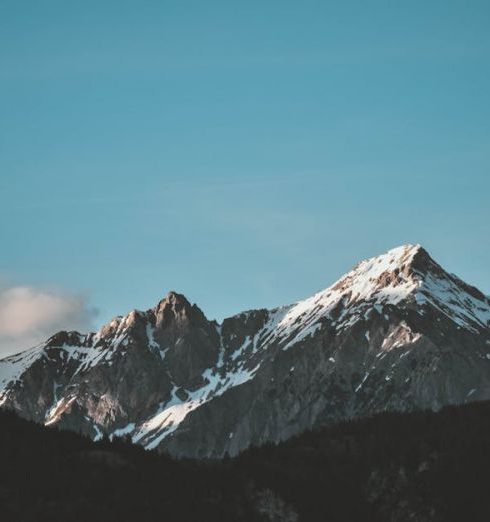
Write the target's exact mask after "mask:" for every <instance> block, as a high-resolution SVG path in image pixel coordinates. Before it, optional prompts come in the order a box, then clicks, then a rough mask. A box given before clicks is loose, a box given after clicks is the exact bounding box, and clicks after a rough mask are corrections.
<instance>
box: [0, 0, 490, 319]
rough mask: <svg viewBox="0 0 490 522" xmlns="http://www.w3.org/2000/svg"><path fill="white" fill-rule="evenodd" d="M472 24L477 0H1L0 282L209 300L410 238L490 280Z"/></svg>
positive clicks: (484, 56) (487, 106) (316, 276)
mask: <svg viewBox="0 0 490 522" xmlns="http://www.w3.org/2000/svg"><path fill="white" fill-rule="evenodd" d="M488 27H490V4H489V3H488V2H483V1H482V2H479V1H464V2H463V1H461V2H452V1H430V2H426V1H424V2H422V1H420V2H419V1H412V2H403V3H402V2H388V1H386V2H376V1H373V2H361V1H359V2H351V1H342V2H325V1H318V2H315V1H303V2H289V1H281V2H276V1H271V2H255V1H247V2H213V1H209V2H202V1H201V2H190V1H189V2H187V1H184V2H182V1H180V2H166V1H158V2H157V1H139V2H136V1H134V2H126V1H117V2H116V1H114V2H111V1H100V0H99V1H97V2H95V1H85V2H61V1H59V2H55V1H49V0H47V1H46V2H34V1H26V2H18V1H5V0H1V1H0V114H1V120H0V239H1V245H2V255H1V258H0V285H1V286H2V288H12V287H17V286H26V287H30V288H31V287H32V288H35V289H46V290H49V291H53V292H55V291H56V292H62V293H66V294H68V295H77V296H81V298H82V299H83V300H84V301H85V302H86V306H88V307H96V308H97V309H98V311H99V312H98V316H97V317H96V318H95V319H94V322H95V324H96V325H97V324H100V323H101V322H103V321H106V320H107V319H109V318H110V317H112V316H114V315H116V314H122V313H125V312H127V311H128V310H130V309H132V308H135V307H136V308H143V309H146V308H148V307H150V306H152V305H153V304H154V303H155V302H156V301H158V300H159V298H160V297H161V296H163V295H165V294H166V292H167V291H168V290H170V289H174V290H177V291H181V292H183V293H185V294H186V295H187V296H188V297H189V299H190V300H192V301H193V302H197V303H198V304H199V305H200V306H201V307H202V309H203V310H204V311H205V313H206V314H207V315H208V316H209V317H211V318H218V319H220V318H222V317H224V316H227V315H230V314H232V313H235V312H238V311H240V310H242V309H247V308H251V307H261V306H273V305H277V304H282V303H287V302H291V301H294V300H296V299H299V298H302V297H305V296H308V295H309V294H311V293H312V292H314V291H316V290H318V289H320V288H323V287H326V286H328V285H329V284H330V283H331V282H333V281H334V280H335V279H336V278H337V277H338V276H339V275H341V274H342V273H343V272H345V271H346V270H348V269H349V268H350V267H351V266H352V265H353V264H354V263H355V262H356V261H358V260H359V259H361V258H364V257H368V256H371V255H375V254H378V253H381V252H383V251H385V250H387V249H389V248H391V247H394V246H397V245H399V244H402V243H406V242H412V243H421V244H423V245H424V246H425V247H426V248H427V249H428V250H429V251H430V252H431V253H432V254H433V256H434V257H435V258H436V259H437V260H438V261H439V262H441V263H442V264H443V265H444V266H446V267H447V268H448V269H449V270H451V271H453V272H456V273H457V274H458V275H460V276H461V277H463V278H464V279H466V280H467V281H468V282H470V283H473V284H475V285H476V286H478V287H480V288H481V289H482V290H483V291H485V292H487V293H490V271H489V269H488V267H489V266H490V234H489V223H490V205H489V194H490V176H489V167H490V97H489V92H490V31H489V30H488ZM40 291H41V290H40Z"/></svg>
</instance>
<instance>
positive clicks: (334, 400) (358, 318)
mask: <svg viewBox="0 0 490 522" xmlns="http://www.w3.org/2000/svg"><path fill="white" fill-rule="evenodd" d="M482 399H490V300H489V299H488V297H486V296H485V295H483V294H482V293H481V292H480V291H479V290H477V289H476V288H474V287H472V286H470V285H467V284H466V283H464V282H463V281H461V280H460V279H459V278H457V277H456V276H454V275H452V274H449V273H447V272H446V271H444V269H443V268H442V267H440V266H439V265H438V264H437V263H436V262H435V261H434V260H433V259H432V258H431V257H430V256H429V254H428V253H427V252H426V251H425V250H424V249H423V248H421V247H420V246H418V245H415V246H414V245H406V246H403V247H399V248H396V249H394V250H391V251H389V252H387V253H386V254H383V255H381V256H379V257H375V258H372V259H369V260H366V261H362V262H361V263H359V264H358V265H357V266H356V267H355V268H354V269H353V270H351V271H350V272H348V273H347V274H346V275H345V276H343V277H342V278H341V279H340V280H339V281H337V282H336V283H335V284H333V285H332V286H330V287H329V288H327V289H326V290H323V291H321V292H319V293H317V294H315V295H314V296H312V297H310V298H308V299H305V300H304V301H299V302H298V303H295V304H293V305H289V306H284V307H281V308H276V309H273V310H252V311H248V312H243V313H241V314H238V315H236V316H234V317H231V318H228V319H225V320H224V321H223V323H222V324H221V325H218V324H217V323H216V322H214V321H209V320H208V319H206V317H205V315H204V314H203V312H202V311H201V310H200V309H199V308H198V307H197V306H196V305H191V304H190V303H189V301H187V299H186V298H185V297H184V296H182V295H179V294H177V293H175V292H171V293H169V294H168V295H167V297H166V298H165V299H163V300H162V301H160V302H159V303H158V305H157V306H156V307H155V308H153V309H151V310H148V311H146V312H139V311H133V312H131V313H130V314H128V315H127V316H125V317H117V318H115V319H114V320H112V321H111V322H110V323H108V324H107V325H105V326H104V327H102V328H101V330H99V331H98V332H95V333H89V334H87V335H82V334H79V333H77V332H59V333H58V334H56V335H54V336H53V337H51V338H50V339H48V341H46V342H45V343H43V344H41V345H40V346H38V347H36V348H33V349H31V350H27V351H25V352H22V353H20V354H17V355H15V356H12V357H8V358H6V359H3V360H2V361H0V406H3V407H5V408H12V409H14V410H16V411H17V412H19V413H20V414H21V415H23V416H24V417H27V418H29V419H32V420H35V421H36V422H40V423H44V424H46V425H50V426H51V425H55V426H58V427H60V428H65V429H71V430H76V431H81V432H83V433H86V434H87V435H89V436H91V437H93V438H95V439H97V438H99V437H101V436H102V435H103V434H107V435H109V436H114V435H118V436H120V435H129V436H131V437H132V439H133V441H134V442H136V443H139V444H142V445H143V446H144V447H146V448H148V449H153V448H159V449H165V450H167V451H169V452H171V453H172V454H174V455H177V456H192V457H219V456H222V455H224V454H225V453H228V454H231V455H234V454H236V453H238V452H239V451H242V450H243V449H245V448H247V447H249V446H250V445H259V444H262V443H264V442H269V441H280V440H283V439H286V438H288V437H290V436H292V435H295V434H298V433H300V432H302V431H304V430H306V429H309V428H312V427H315V426H319V425H324V424H328V423H332V422H336V421H339V420H345V419H349V418H355V417H362V416H366V415H371V414H373V413H377V412H381V411H386V410H401V411H407V410H414V409H425V408H430V409H434V410H436V409H439V408H441V407H442V406H444V405H447V404H458V403H464V402H468V401H473V400H482Z"/></svg>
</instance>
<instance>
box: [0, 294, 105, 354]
mask: <svg viewBox="0 0 490 522" xmlns="http://www.w3.org/2000/svg"><path fill="white" fill-rule="evenodd" d="M96 315H97V311H96V310H95V309H93V308H90V307H89V305H88V303H87V302H86V299H85V298H84V297H82V296H78V295H69V294H66V293H64V292H60V291H51V290H45V289H39V288H34V287H30V286H14V287H9V288H3V289H1V288H0V357H3V356H5V355H9V354H11V353H14V352H17V351H20V350H23V349H26V348H30V347H32V346H35V345H36V344H38V343H40V342H42V341H43V340H45V339H46V338H47V337H49V336H50V335H52V334H53V333H55V332H57V331H59V330H81V331H84V330H87V329H89V328H90V327H91V326H92V322H93V320H94V318H95V316H96Z"/></svg>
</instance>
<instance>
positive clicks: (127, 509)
mask: <svg viewBox="0 0 490 522" xmlns="http://www.w3.org/2000/svg"><path fill="white" fill-rule="evenodd" d="M0 426H1V429H0V459H1V460H0V462H1V471H0V518H1V520H2V521H11V520H12V521H39V520H50V521H53V522H55V521H67V520H69V521H84V522H85V521H89V520H90V521H97V520H101V521H102V520H104V521H111V520H114V521H116V520H117V521H119V522H120V521H125V520H139V521H153V520H162V521H163V520H165V521H185V522H191V521H208V520H209V521H213V522H216V521H227V522H230V521H247V522H250V521H252V522H253V521H255V520H264V521H267V520H270V521H291V522H293V521H295V520H297V521H346V522H347V521H349V522H355V521H357V520H359V521H361V520H362V521H363V522H366V521H369V520H373V521H405V520H407V521H408V520H416V521H426V520H427V521H429V520H430V521H433V520H434V521H436V520H437V521H444V522H446V521H453V520H454V521H458V522H459V521H462V520H468V521H470V520H471V521H479V520H482V521H483V520H485V521H487V520H490V495H488V484H489V482H490V403H487V402H485V403H475V404H471V405H466V406H460V407H450V408H446V409H444V410H442V411H440V412H439V413H409V414H384V415H380V416H376V417H373V418H370V419H365V420H360V421H355V422H351V423H346V424H341V425H338V426H334V427H331V428H326V429H322V430H316V431H314V432H310V433H306V434H303V435H301V436H299V437H297V438H294V439H291V440H289V441H288V442H285V443H282V444H280V445H278V446H272V445H268V446H264V447H261V448H254V449H250V450H248V451H246V452H245V453H243V454H241V455H240V456H239V457H237V458H235V459H227V458H225V459H224V460H223V461H191V460H179V461H177V460H173V459H171V458H169V457H166V456H164V455H160V454H157V453H155V452H146V451H144V450H143V449H142V448H140V447H137V446H133V445H131V444H129V443H126V442H124V441H122V440H116V441H114V442H112V443H110V442H109V441H101V442H98V443H94V442H91V441H90V440H89V439H87V438H84V437H81V436H78V435H76V434H74V433H70V432H61V431H57V430H55V429H48V428H43V427H40V426H39V425H36V424H34V423H30V422H27V421H25V420H22V419H20V418H18V417H16V416H15V415H14V414H11V413H7V412H3V413H0Z"/></svg>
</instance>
